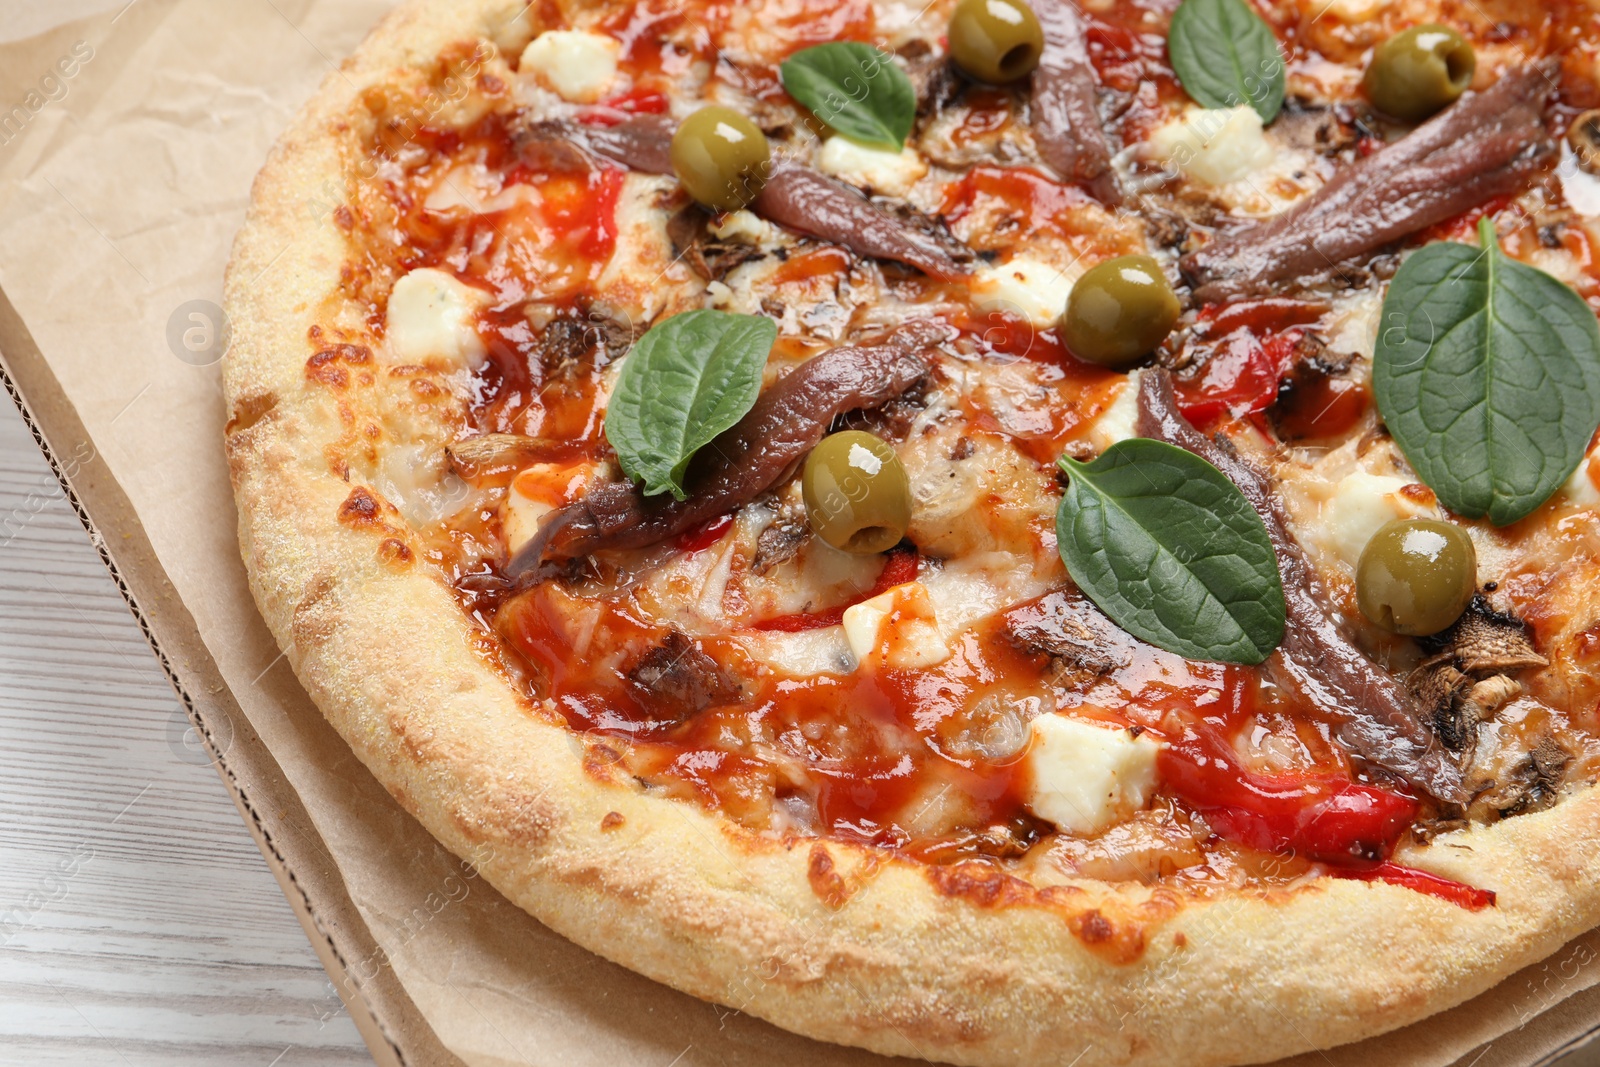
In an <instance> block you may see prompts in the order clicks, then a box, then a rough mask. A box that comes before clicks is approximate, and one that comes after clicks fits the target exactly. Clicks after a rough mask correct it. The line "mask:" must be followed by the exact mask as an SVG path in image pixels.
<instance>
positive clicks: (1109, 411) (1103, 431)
mask: <svg viewBox="0 0 1600 1067" xmlns="http://www.w3.org/2000/svg"><path fill="white" fill-rule="evenodd" d="M1140 373H1141V372H1140V371H1133V372H1132V373H1130V374H1129V375H1128V380H1127V381H1126V382H1124V383H1123V384H1122V386H1121V388H1119V389H1118V390H1117V398H1116V399H1115V400H1113V401H1112V402H1111V405H1110V406H1109V407H1107V408H1106V409H1105V410H1104V411H1102V412H1101V413H1100V417H1099V418H1098V419H1096V420H1094V425H1093V426H1091V427H1090V428H1089V443H1090V444H1091V445H1093V446H1094V448H1095V451H1097V452H1104V451H1105V450H1106V449H1108V448H1110V447H1111V446H1112V445H1114V444H1116V443H1117V442H1118V441H1127V440H1131V439H1132V438H1135V437H1138V436H1139V433H1138V430H1137V428H1136V427H1137V426H1138V422H1139V375H1140Z"/></svg>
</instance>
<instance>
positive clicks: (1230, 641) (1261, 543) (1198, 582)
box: [1056, 438, 1285, 663]
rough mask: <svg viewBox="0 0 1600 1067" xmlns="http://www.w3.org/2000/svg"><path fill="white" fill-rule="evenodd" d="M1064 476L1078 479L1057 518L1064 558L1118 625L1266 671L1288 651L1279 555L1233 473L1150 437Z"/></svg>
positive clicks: (1199, 655) (1191, 652)
mask: <svg viewBox="0 0 1600 1067" xmlns="http://www.w3.org/2000/svg"><path fill="white" fill-rule="evenodd" d="M1061 467H1062V469H1063V470H1065V471H1066V472H1067V474H1068V475H1069V476H1070V477H1071V482H1070V484H1069V485H1068V486H1067V491H1066V493H1065V494H1064V495H1063V496H1062V498H1061V509H1060V510H1059V511H1058V512H1056V538H1057V542H1058V547H1059V548H1060V551H1061V559H1062V561H1063V562H1065V563H1066V565H1067V571H1068V573H1070V574H1071V575H1072V580H1073V581H1075V582H1077V583H1078V586H1079V587H1080V588H1081V589H1082V590H1083V591H1084V593H1086V594H1087V595H1088V597H1089V599H1091V600H1093V601H1094V602H1095V603H1096V604H1098V605H1099V606H1100V610H1102V611H1104V612H1105V613H1106V614H1107V615H1109V616H1110V617H1111V619H1112V621H1114V622H1115V623H1116V624H1117V625H1118V626H1121V627H1122V628H1123V629H1124V630H1127V631H1128V632H1129V633H1131V634H1133V635H1134V636H1135V637H1138V638H1141V639H1142V640H1145V641H1148V642H1150V643H1151V644H1152V645H1155V646H1157V647H1158V648H1164V649H1166V650H1167V651H1168V652H1176V653H1177V654H1178V655H1180V656H1187V657H1189V658H1190V659H1213V660H1221V661H1222V662H1224V663H1260V662H1261V661H1262V660H1264V659H1266V658H1267V656H1269V655H1270V654H1271V653H1272V650H1273V649H1275V648H1277V647H1278V643H1279V642H1280V641H1282V640H1283V628H1284V611H1285V608H1284V601H1283V580H1282V579H1281V578H1280V577H1279V575H1278V557H1277V555H1276V554H1275V553H1274V552H1273V550H1272V541H1271V539H1270V538H1268V536H1267V528H1266V526H1265V525H1263V524H1262V522H1261V516H1259V515H1257V514H1256V511H1255V509H1254V508H1252V507H1251V506H1250V502H1249V501H1247V500H1246V499H1245V498H1244V494H1243V493H1241V492H1239V488H1238V486H1236V485H1234V484H1233V483H1232V482H1231V481H1229V480H1228V478H1227V476H1226V475H1224V474H1223V473H1222V472H1221V471H1219V470H1217V468H1215V467H1213V466H1212V465H1211V464H1209V463H1207V462H1206V461H1205V460H1203V459H1201V458H1200V457H1199V456H1196V455H1195V454H1194V453H1192V452H1186V451H1184V450H1183V449H1181V448H1176V447H1174V446H1172V445H1169V444H1166V443H1164V442H1161V441H1149V440H1145V439H1143V438H1136V439H1134V440H1131V441H1119V442H1117V443H1116V444H1114V445H1112V446H1111V447H1110V448H1108V449H1106V451H1105V452H1104V454H1102V455H1101V456H1100V457H1099V458H1098V459H1096V460H1095V461H1094V462H1092V463H1080V462H1079V461H1077V460H1074V459H1070V458H1067V457H1063V458H1062V460H1061Z"/></svg>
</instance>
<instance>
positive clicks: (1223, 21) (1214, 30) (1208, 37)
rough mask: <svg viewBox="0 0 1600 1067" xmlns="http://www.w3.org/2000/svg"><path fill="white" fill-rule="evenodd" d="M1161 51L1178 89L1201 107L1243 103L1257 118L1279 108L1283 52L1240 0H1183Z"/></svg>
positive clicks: (1268, 117)
mask: <svg viewBox="0 0 1600 1067" xmlns="http://www.w3.org/2000/svg"><path fill="white" fill-rule="evenodd" d="M1167 53H1168V55H1169V56H1170V57H1171V59H1172V69H1173V70H1175V71H1177V73H1178V81H1179V82H1180V83H1181V84H1182V85H1183V91H1184V92H1186V93H1188V94H1189V95H1190V96H1191V97H1193V98H1194V101H1195V102H1196V103H1197V104H1199V105H1200V106H1201V107H1242V106H1243V105H1245V104H1249V105H1250V106H1251V107H1253V108H1255V112H1256V114H1257V115H1260V116H1261V121H1262V122H1271V121H1272V120H1273V119H1275V118H1277V116H1278V110H1279V109H1280V108H1282V107H1283V87H1284V69H1283V52H1282V50H1280V49H1279V47H1278V38H1277V36H1276V35H1275V34H1274V33H1273V32H1272V27H1270V26H1268V25H1267V24H1266V23H1265V22H1264V21H1262V18H1261V16H1260V15H1257V14H1256V13H1255V11H1254V10H1252V9H1251V7H1250V5H1249V4H1248V3H1246V2H1245V0H1183V3H1181V4H1179V5H1178V10H1176V11H1174V12H1173V13H1172V24H1171V27H1170V28H1169V29H1168V30H1167Z"/></svg>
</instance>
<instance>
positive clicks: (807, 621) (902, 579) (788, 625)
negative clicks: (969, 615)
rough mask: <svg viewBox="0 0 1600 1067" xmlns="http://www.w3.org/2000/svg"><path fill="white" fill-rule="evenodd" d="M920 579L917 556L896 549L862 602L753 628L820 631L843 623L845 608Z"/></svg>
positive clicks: (781, 617)
mask: <svg viewBox="0 0 1600 1067" xmlns="http://www.w3.org/2000/svg"><path fill="white" fill-rule="evenodd" d="M916 576H917V554H916V553H915V552H912V551H905V550H901V549H896V550H895V551H893V552H890V553H889V558H888V559H887V560H885V561H884V563H883V570H881V571H879V572H878V580H877V581H876V582H874V583H873V584H872V588H871V589H869V590H868V591H867V592H866V593H864V594H863V595H862V596H861V598H860V599H859V600H853V601H851V602H850V603H849V604H841V605H839V606H838V607H836V608H829V609H828V610H827V611H806V612H800V613H798V614H795V615H779V616H778V617H777V618H773V619H763V620H761V621H760V622H758V623H756V624H755V625H754V626H752V627H751V629H752V630H777V631H779V632H781V633H786V634H793V633H799V632H800V631H802V630H817V629H820V628H822V627H824V626H837V625H839V624H840V623H841V622H843V621H844V612H845V609H846V608H850V607H854V606H855V605H857V604H859V603H861V601H862V600H871V599H872V598H873V597H875V596H877V595H878V594H879V593H887V592H888V591H889V590H891V589H893V588H894V587H895V586H897V585H905V584H906V583H907V582H909V581H911V580H913V579H914V578H916Z"/></svg>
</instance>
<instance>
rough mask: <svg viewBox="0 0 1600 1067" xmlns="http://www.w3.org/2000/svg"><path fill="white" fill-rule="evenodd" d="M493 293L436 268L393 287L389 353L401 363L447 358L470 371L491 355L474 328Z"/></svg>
mask: <svg viewBox="0 0 1600 1067" xmlns="http://www.w3.org/2000/svg"><path fill="white" fill-rule="evenodd" d="M489 302H490V297H489V294H488V293H486V292H484V291H483V290H481V289H475V288H473V287H472V286H470V285H467V284H466V283H464V282H461V281H457V280H456V278H455V277H454V276H453V275H450V274H446V273H445V272H444V271H442V270H435V269H434V268H432V267H419V268H417V269H416V270H414V271H412V272H411V273H409V274H407V275H406V276H405V277H403V278H401V279H400V280H399V281H397V282H395V283H394V290H393V291H392V292H391V293H390V294H389V309H388V312H387V316H386V319H385V322H386V324H387V327H386V328H387V337H388V342H389V353H390V355H392V356H393V357H394V359H395V361H396V362H398V363H421V362H423V361H425V360H428V359H433V358H435V357H439V356H443V357H444V358H446V359H449V360H451V361H453V362H455V363H459V364H460V365H461V366H463V367H465V368H467V369H468V370H477V369H478V368H479V367H481V366H483V361H484V359H485V357H486V356H487V355H488V352H487V350H486V349H485V348H484V345H483V338H481V337H479V336H478V331H477V327H476V322H477V316H478V312H480V311H482V310H483V309H484V308H485V307H487V306H488V304H489Z"/></svg>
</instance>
